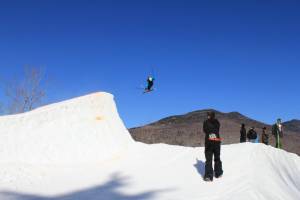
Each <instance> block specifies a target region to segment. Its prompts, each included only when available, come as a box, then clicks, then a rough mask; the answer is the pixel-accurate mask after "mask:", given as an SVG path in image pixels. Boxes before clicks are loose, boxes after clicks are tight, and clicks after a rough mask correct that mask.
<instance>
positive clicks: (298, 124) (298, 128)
mask: <svg viewBox="0 0 300 200" xmlns="http://www.w3.org/2000/svg"><path fill="white" fill-rule="evenodd" d="M283 124H284V126H285V127H286V129H287V130H289V131H293V132H296V133H299V134H300V120H296V119H293V120H291V121H288V122H285V123H283Z"/></svg>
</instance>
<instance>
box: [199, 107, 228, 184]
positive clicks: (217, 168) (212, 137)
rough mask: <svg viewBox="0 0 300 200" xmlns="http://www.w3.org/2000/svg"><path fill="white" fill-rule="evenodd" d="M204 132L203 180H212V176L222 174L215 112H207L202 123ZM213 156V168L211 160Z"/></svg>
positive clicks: (218, 129)
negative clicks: (204, 160)
mask: <svg viewBox="0 0 300 200" xmlns="http://www.w3.org/2000/svg"><path fill="white" fill-rule="evenodd" d="M203 131H204V133H205V158H206V162H205V175H204V180H205V181H213V176H214V175H215V177H216V178H219V177H221V176H222V175H223V169H222V162H221V159H220V151H221V141H220V134H219V131H220V122H219V121H218V120H217V119H216V118H215V112H213V111H210V112H208V113H207V120H206V121H205V122H204V123H203ZM213 156H214V162H215V163H214V169H213V167H212V160H213Z"/></svg>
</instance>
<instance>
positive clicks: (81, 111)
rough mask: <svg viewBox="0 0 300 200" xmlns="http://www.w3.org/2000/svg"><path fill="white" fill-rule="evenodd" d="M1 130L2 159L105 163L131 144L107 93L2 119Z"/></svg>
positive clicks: (35, 161)
mask: <svg viewBox="0 0 300 200" xmlns="http://www.w3.org/2000/svg"><path fill="white" fill-rule="evenodd" d="M0 130H1V132H0V162H25V163H70V162H97V161H98V162H100V161H102V160H104V159H108V158H111V157H112V156H113V154H116V153H118V152H119V151H122V149H124V148H126V147H127V145H128V143H131V142H132V139H131V137H130V135H129V133H128V132H127V129H126V128H125V127H124V124H123V123H122V121H121V119H120V117H119V115H118V112H117V109H116V105H115V102H114V100H113V95H111V94H108V93H104V92H99V93H93V94H90V95H86V96H82V97H78V98H74V99H71V100H67V101H63V102H60V103H55V104H51V105H47V106H44V107H41V108H38V109H36V110H33V111H31V112H27V113H23V114H18V115H11V116H4V117H1V118H0Z"/></svg>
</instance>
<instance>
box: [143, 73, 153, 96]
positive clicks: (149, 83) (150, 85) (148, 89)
mask: <svg viewBox="0 0 300 200" xmlns="http://www.w3.org/2000/svg"><path fill="white" fill-rule="evenodd" d="M154 80H155V78H153V77H152V76H148V78H147V87H146V88H145V91H144V92H151V91H153V85H154Z"/></svg>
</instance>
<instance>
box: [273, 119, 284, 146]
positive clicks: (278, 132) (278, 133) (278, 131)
mask: <svg viewBox="0 0 300 200" xmlns="http://www.w3.org/2000/svg"><path fill="white" fill-rule="evenodd" d="M272 134H273V135H274V136H275V140H276V148H279V149H281V148H282V142H281V138H282V137H283V127H282V123H281V119H277V122H276V123H275V124H274V125H273V127H272Z"/></svg>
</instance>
